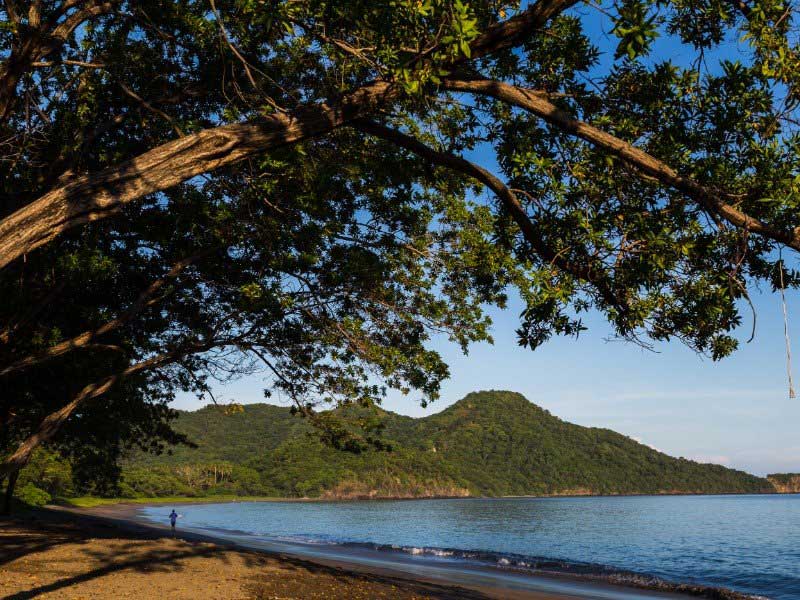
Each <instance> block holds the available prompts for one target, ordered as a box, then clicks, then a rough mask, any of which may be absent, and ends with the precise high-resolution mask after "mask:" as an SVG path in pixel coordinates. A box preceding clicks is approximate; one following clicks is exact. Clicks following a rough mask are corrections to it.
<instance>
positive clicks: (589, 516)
mask: <svg viewBox="0 0 800 600" xmlns="http://www.w3.org/2000/svg"><path fill="white" fill-rule="evenodd" d="M179 512H180V513H182V515H183V518H182V519H181V521H180V522H179V525H180V526H186V527H196V528H197V527H199V528H214V529H226V530H238V531H242V532H247V533H250V534H253V535H257V536H262V537H266V538H271V539H276V538H277V539H282V540H296V541H304V542H317V543H325V544H370V545H375V547H376V548H377V549H380V550H386V551H396V552H409V553H412V554H418V555H421V557H425V556H431V557H435V556H442V555H446V556H449V557H450V560H453V559H463V560H473V561H474V560H480V561H487V562H493V563H494V564H496V565H498V566H501V567H502V566H505V565H509V564H510V565H512V566H513V565H515V564H517V565H521V566H526V565H530V566H538V567H539V568H542V567H544V568H551V567H555V568H558V564H557V563H552V564H551V563H549V562H547V561H546V559H551V560H554V561H563V562H564V563H569V564H567V565H562V566H564V567H565V568H567V569H568V570H577V571H581V570H587V571H600V572H602V571H603V570H604V569H615V570H622V571H632V572H635V573H642V574H647V575H652V576H656V577H659V578H662V579H665V580H668V581H674V582H690V583H697V584H704V585H712V586H722V587H728V588H732V589H735V590H738V591H742V592H747V593H751V594H758V595H763V596H767V597H769V598H776V599H789V598H797V599H800V496H798V495H783V496H779V495H774V496H670V497H624V498H504V499H459V500H414V501H397V502H394V501H381V502H375V501H373V502H337V503H321V502H320V503H316V502H314V503H288V502H275V503H235V504H210V505H187V506H182V507H180V509H179ZM144 513H145V516H146V517H148V518H151V519H154V520H158V521H162V522H166V516H167V514H168V513H169V508H166V509H165V507H147V508H146V509H144ZM392 546H394V547H395V548H392ZM443 549H448V550H449V551H448V552H441V550H443ZM452 550H459V551H480V552H479V553H475V554H469V553H462V552H452Z"/></svg>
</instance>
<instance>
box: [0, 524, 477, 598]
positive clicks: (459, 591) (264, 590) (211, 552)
mask: <svg viewBox="0 0 800 600" xmlns="http://www.w3.org/2000/svg"><path fill="white" fill-rule="evenodd" d="M4 528H7V530H24V531H26V532H30V535H16V534H12V535H4V536H2V540H1V541H2V543H0V566H4V565H8V564H9V563H11V562H13V561H16V560H19V559H33V560H36V559H37V556H36V555H38V554H41V553H43V552H47V551H48V550H51V549H54V548H57V547H58V546H61V545H65V544H71V545H74V546H76V553H77V556H76V560H77V561H78V562H79V563H84V562H85V563H87V564H89V565H91V568H88V567H87V570H86V571H85V572H79V573H77V574H74V573H70V574H68V575H65V576H64V577H62V578H59V579H57V580H56V581H51V582H49V583H44V584H41V585H37V586H36V587H32V588H30V589H28V590H24V591H20V592H16V593H13V594H11V595H8V596H5V597H4V598H5V600H23V599H27V598H36V597H39V596H41V595H43V594H47V593H52V592H57V591H64V590H67V589H69V588H70V587H72V586H75V585H78V584H81V583H85V582H87V581H91V580H93V579H96V578H99V577H104V576H107V575H111V574H113V573H115V572H121V571H135V572H138V573H147V574H150V573H152V574H154V575H155V574H168V573H172V572H179V571H181V570H183V569H184V568H185V567H184V565H183V564H182V561H185V560H187V559H192V558H197V557H205V558H213V559H216V560H220V561H222V562H223V563H229V562H230V558H231V556H232V555H233V554H234V553H235V554H236V556H237V557H238V559H239V560H244V564H245V565H246V566H247V567H251V568H254V569H255V572H256V573H258V569H259V568H262V567H263V573H259V574H258V575H257V576H256V577H251V578H250V579H249V581H248V588H249V591H250V593H251V594H252V596H251V597H253V598H267V597H275V594H276V593H279V594H280V595H283V594H284V593H288V594H291V591H292V590H291V589H290V588H291V587H292V581H295V580H297V578H304V577H305V578H308V577H322V578H325V580H326V581H327V582H330V583H335V584H337V585H338V586H342V587H348V586H353V585H359V584H360V585H364V586H369V585H373V584H377V585H383V586H395V587H396V588H399V589H402V590H403V591H404V592H406V593H407V594H409V595H414V596H416V597H421V598H431V599H435V600H455V599H457V598H458V599H464V600H486V599H487V598H488V596H486V595H484V594H481V593H480V592H477V591H471V590H465V589H463V588H454V587H449V586H444V585H437V584H433V583H427V582H420V581H410V580H407V579H403V578H399V577H392V576H388V575H380V574H371V573H356V572H352V571H348V570H346V569H341V568H336V567H331V566H326V565H320V564H316V563H312V562H308V561H305V560H302V559H298V558H294V557H289V556H277V555H270V554H266V553H260V552H252V551H240V550H234V549H232V548H228V547H225V546H221V545H212V544H208V543H202V541H201V540H196V539H195V540H189V541H187V543H185V544H184V543H181V544H179V546H178V547H177V548H163V549H161V548H159V549H152V548H151V549H148V550H143V544H142V541H143V540H148V539H149V540H154V539H159V538H161V537H165V536H164V535H163V534H161V533H160V532H158V531H152V530H143V531H141V532H139V531H137V532H136V533H134V534H131V533H130V532H126V531H124V530H121V529H118V528H117V527H115V526H114V525H113V524H109V523H103V522H102V521H98V520H96V519H91V520H90V521H88V522H84V521H83V520H79V521H77V522H76V521H74V520H73V519H70V518H69V517H68V516H67V515H64V514H57V513H54V512H51V511H41V512H39V513H37V514H36V516H34V517H32V518H31V517H28V518H24V519H18V518H15V519H9V520H0V529H4ZM187 537H190V536H187ZM98 539H101V540H102V539H108V540H112V539H113V540H114V545H113V548H111V547H109V548H108V549H102V550H97V549H96V544H93V545H92V547H94V548H95V549H91V548H90V547H89V546H88V545H87V546H86V547H81V546H82V545H83V544H87V542H89V541H97V540H98ZM120 542H123V543H122V544H120ZM41 558H42V557H38V559H39V560H41ZM276 561H279V563H280V567H281V570H282V572H283V574H282V575H276V573H275V569H274V568H272V569H269V568H268V565H272V566H273V567H274V565H275V563H276ZM76 591H77V590H76ZM295 597H296V596H295ZM339 597H342V598H343V597H345V596H339Z"/></svg>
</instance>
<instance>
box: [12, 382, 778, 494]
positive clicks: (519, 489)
mask: <svg viewBox="0 0 800 600" xmlns="http://www.w3.org/2000/svg"><path fill="white" fill-rule="evenodd" d="M365 412H369V415H368V417H369V419H370V420H372V421H376V422H377V425H376V426H375V429H376V430H378V431H379V432H380V433H378V434H376V435H378V436H379V438H378V439H379V441H380V444H375V445H371V446H367V447H364V448H362V449H360V450H358V451H349V452H348V451H343V450H341V449H337V448H335V447H333V446H332V445H330V444H326V443H324V441H323V440H321V439H320V437H319V435H318V432H316V431H315V430H314V429H313V428H312V427H311V426H310V425H309V424H308V423H307V422H306V421H305V420H303V419H300V418H298V417H296V416H292V415H291V413H290V411H289V410H288V409H286V408H281V407H278V406H273V405H268V404H252V405H246V406H243V407H242V410H241V411H237V412H235V413H233V414H231V413H230V412H227V413H226V411H224V410H221V409H220V408H219V407H216V406H213V405H212V406H207V407H205V408H203V409H201V410H198V411H195V412H182V413H181V414H180V416H179V417H178V419H177V420H176V422H175V428H176V430H177V431H179V432H180V433H181V435H183V436H185V437H186V438H187V439H188V440H189V441H190V442H192V444H193V445H192V446H187V445H182V446H176V447H175V448H173V449H172V450H171V451H170V452H168V453H163V454H161V455H153V454H146V453H143V452H137V453H135V454H132V455H129V456H128V457H127V458H126V459H125V461H124V462H123V465H122V473H121V479H120V483H119V485H118V487H117V488H116V489H114V490H113V491H112V492H110V493H109V492H108V491H106V490H103V489H93V488H91V487H82V488H81V487H80V485H75V484H72V483H71V482H70V480H69V465H68V463H67V462H66V461H63V460H60V461H59V460H54V459H52V458H48V457H47V455H45V454H37V456H36V458H35V459H34V461H33V462H32V464H31V466H30V467H29V468H28V469H26V470H24V471H23V477H22V479H21V482H22V487H21V489H23V490H29V489H30V486H31V485H33V482H35V481H40V482H49V483H47V485H45V486H44V490H43V491H44V492H46V493H47V494H49V495H50V496H51V497H64V496H69V495H70V493H72V494H74V493H75V492H82V493H84V494H86V495H89V496H104V497H105V498H100V499H95V498H86V497H83V498H81V497H79V498H76V499H73V500H71V501H70V502H71V503H72V504H74V505H77V506H91V505H96V504H103V503H106V502H108V501H115V500H112V499H118V498H124V499H125V501H134V502H151V501H157V499H159V498H160V499H163V500H169V501H209V500H219V501H226V500H234V499H236V500H244V499H259V500H261V499H277V498H289V499H291V498H294V499H297V498H319V499H351V498H423V497H459V496H527V495H532V496H551V495H618V494H665V493H677V494H682V493H711V494H718V493H761V492H774V491H776V489H775V487H774V486H773V484H772V483H771V482H770V481H768V480H767V479H763V478H760V477H756V476H753V475H750V474H748V473H744V472H741V471H736V470H733V469H728V468H726V467H723V466H720V465H711V464H700V463H697V462H694V461H691V460H687V459H684V458H673V457H671V456H668V455H666V454H663V453H661V452H659V451H657V450H655V449H653V448H650V447H648V446H645V445H643V444H640V443H638V442H636V441H635V440H632V439H630V438H628V437H625V436H623V435H621V434H618V433H616V432H613V431H610V430H608V429H599V428H590V427H582V426H578V425H574V424H571V423H567V422H565V421H562V420H560V419H558V418H557V417H554V416H553V415H551V414H550V413H548V412H547V411H546V410H544V409H542V408H540V407H538V406H536V405H535V404H533V403H531V402H529V401H528V400H527V399H525V398H524V397H523V396H522V395H520V394H517V393H513V392H504V391H488V392H476V393H472V394H469V395H467V396H466V397H465V398H463V399H462V400H460V401H459V402H456V403H455V404H453V405H451V406H449V407H448V408H446V409H445V410H443V411H442V412H440V413H436V414H433V415H430V416H428V417H425V418H420V419H414V418H410V417H405V416H401V415H397V414H394V413H391V412H388V411H383V410H380V409H376V408H372V409H363V408H356V407H349V408H346V409H340V410H339V411H336V416H337V417H338V418H341V419H342V421H343V422H347V423H349V422H353V421H354V420H358V419H361V420H362V421H363V420H365V419H367V416H365V415H364V413H365ZM93 503H94V504H93Z"/></svg>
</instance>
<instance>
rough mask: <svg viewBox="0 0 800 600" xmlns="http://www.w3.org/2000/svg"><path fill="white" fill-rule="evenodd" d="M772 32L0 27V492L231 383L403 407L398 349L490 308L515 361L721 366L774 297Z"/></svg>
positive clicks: (554, 25)
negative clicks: (46, 462) (589, 324)
mask: <svg viewBox="0 0 800 600" xmlns="http://www.w3.org/2000/svg"><path fill="white" fill-rule="evenodd" d="M794 17H795V14H794V8H793V6H792V5H791V4H789V3H787V2H784V1H782V0H763V1H762V0H753V1H738V0H730V1H727V0H676V1H661V0H659V1H657V2H648V1H646V0H617V1H613V2H602V1H601V2H594V1H590V2H585V3H579V2H576V1H575V0H538V1H535V2H530V3H527V4H519V3H516V2H504V1H502V0H475V1H467V0H463V1H462V0H394V1H392V2H383V3H376V2H365V1H361V0H350V1H337V2H326V1H323V0H296V1H292V2H281V1H278V0H269V1H256V0H197V1H195V0H172V1H169V0H144V1H137V2H128V1H125V0H108V1H104V0H33V1H31V2H25V3H23V2H18V1H17V0H6V2H5V4H4V7H3V8H2V9H0V23H2V28H0V60H2V64H0V144H1V145H2V155H1V156H0V158H2V160H1V161H0V269H1V270H0V290H2V298H3V302H2V304H1V305H0V381H2V385H3V394H2V398H0V427H2V430H0V453H3V454H7V455H8V458H7V459H6V461H5V463H4V464H3V466H2V467H1V468H0V474H7V473H12V472H14V471H15V470H17V469H18V468H19V467H20V466H21V465H24V464H25V462H26V461H28V460H29V458H30V455H31V453H32V451H33V450H34V448H36V447H37V446H38V445H39V444H41V443H43V442H47V441H49V442H51V443H54V444H62V445H63V446H64V448H67V449H69V448H76V447H80V448H89V447H92V444H95V445H96V448H97V449H98V451H97V452H98V453H99V454H97V457H100V456H102V457H103V460H106V461H111V462H113V460H114V459H115V457H116V456H117V454H118V453H119V452H120V451H121V449H122V448H123V447H125V446H127V445H130V444H138V445H144V446H148V447H155V448H157V447H158V446H159V445H160V444H161V443H162V442H163V441H174V440H175V434H174V433H172V432H171V430H170V428H169V425H168V421H169V419H170V418H171V417H173V416H174V415H173V414H172V413H171V411H170V410H169V408H168V407H167V404H168V401H169V400H170V399H171V398H172V396H173V394H174V393H175V392H176V391H177V390H194V391H196V392H198V393H204V392H207V391H208V385H207V381H208V379H209V378H223V379H224V378H228V377H235V376H238V375H239V374H241V373H243V372H247V371H249V370H254V369H259V368H260V369H265V370H266V371H267V372H268V373H269V374H270V376H271V377H272V379H273V384H274V385H273V387H275V388H278V389H281V390H283V391H284V392H286V393H287V394H289V395H290V396H291V397H292V398H294V399H295V400H296V401H297V406H298V409H299V410H301V411H303V412H306V413H308V414H309V415H310V414H312V413H311V411H312V408H313V406H312V403H313V402H314V401H318V400H328V401H333V402H342V401H344V402H348V401H354V400H355V401H361V402H362V403H369V402H371V401H373V400H374V399H376V398H379V397H380V395H381V393H382V390H381V388H380V387H379V386H377V385H376V384H375V383H374V382H375V381H376V380H381V381H383V382H384V383H385V384H386V385H390V386H393V387H396V388H399V389H401V390H404V391H412V390H416V391H418V393H419V394H420V395H421V397H422V398H423V401H426V400H429V399H433V398H435V397H436V395H437V391H438V386H439V382H440V381H441V380H442V379H443V378H444V377H446V376H447V367H446V365H445V364H444V363H443V362H442V360H441V358H440V357H439V356H438V354H436V353H435V352H433V351H431V350H430V349H429V348H427V346H426V342H427V340H428V339H429V336H430V335H431V334H432V333H433V332H444V333H445V334H447V335H449V336H450V338H451V339H452V340H453V341H454V342H456V343H459V344H461V345H462V346H463V347H464V348H466V347H467V346H468V345H469V344H470V343H472V342H475V341H477V340H483V339H487V338H488V337H489V333H488V332H489V329H488V320H487V318H486V317H485V315H484V313H483V307H485V306H486V305H489V304H495V305H500V306H504V304H505V301H506V297H507V294H508V293H509V291H510V290H515V292H514V293H518V294H519V295H520V296H521V298H522V299H523V301H524V303H525V306H526V308H525V311H524V312H523V314H522V315H521V322H520V327H519V330H518V333H519V340H520V343H521V344H522V345H524V346H528V347H531V348H536V347H537V346H539V345H540V344H542V343H543V342H545V341H546V340H547V339H548V338H549V337H550V336H551V335H553V334H563V335H576V334H577V333H579V332H580V331H581V330H582V329H583V328H584V325H583V323H582V315H583V314H585V313H586V312H587V311H590V310H594V311H599V312H600V313H602V314H603V315H605V317H606V318H607V319H608V321H609V322H610V323H611V325H612V327H613V329H614V331H615V332H616V333H617V334H618V335H619V336H620V337H622V338H625V339H629V340H632V341H635V342H637V343H641V344H645V345H647V344H651V343H653V342H654V341H660V340H669V339H673V338H677V339H680V340H681V341H683V342H684V343H686V344H687V345H688V346H690V347H691V348H693V349H694V350H696V351H698V352H703V353H707V354H709V355H711V356H712V357H713V358H715V359H718V358H722V357H724V356H726V355H728V354H729V353H731V352H732V351H734V350H735V349H736V346H737V343H738V341H737V340H738V338H737V337H736V334H735V330H736V328H737V327H739V326H740V325H741V324H742V323H743V321H744V317H743V314H742V311H743V310H744V309H745V308H746V306H747V305H746V301H747V299H748V290H749V289H752V288H753V286H758V285H763V284H766V285H768V286H772V287H773V288H777V287H796V286H797V285H798V283H800V278H799V277H798V273H797V272H796V271H795V270H794V269H793V268H792V266H791V265H792V262H791V261H793V260H794V257H796V254H795V252H796V251H797V250H800V227H799V226H800V223H798V217H797V207H798V201H799V200H800V195H799V194H800V183H799V182H800V172H799V170H798V166H800V165H798V161H799V160H800V157H799V155H798V152H797V150H798V140H799V139H800V138H798V136H797V123H798V122H797V116H798V115H797V107H798V99H800V89H799V88H798V77H799V74H800V70H798V61H800V54H799V53H798V47H797V29H796V24H795V20H794ZM609 36H610V37H611V38H612V39H613V40H614V42H613V43H612V44H609V42H608V39H609ZM669 49H672V50H669ZM675 49H679V57H680V58H679V60H678V59H674V58H671V57H674V56H676V53H675V52H674V50H675ZM787 261H789V262H787ZM744 335H746V333H745V334H744ZM740 337H741V336H740ZM98 424H102V426H100V425H98ZM327 425H329V426H330V427H329V428H330V429H331V430H333V431H335V432H336V433H337V435H339V434H341V435H342V436H344V437H345V438H347V437H348V436H350V435H352V432H350V431H349V430H346V429H342V428H338V429H337V427H338V426H334V425H332V424H330V423H328V424H327ZM101 432H105V433H102V434H101ZM86 436H88V439H90V441H91V443H89V444H85V443H83V442H84V437H86ZM92 436H94V437H95V438H96V439H94V440H91V437H92ZM78 442H80V443H78ZM345 443H349V442H345ZM98 460H99V458H98Z"/></svg>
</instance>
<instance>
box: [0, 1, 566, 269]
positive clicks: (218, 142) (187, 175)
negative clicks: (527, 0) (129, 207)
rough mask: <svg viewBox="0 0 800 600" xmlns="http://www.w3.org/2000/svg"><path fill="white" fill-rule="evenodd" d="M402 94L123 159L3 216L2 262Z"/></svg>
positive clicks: (489, 35)
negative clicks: (141, 199)
mask: <svg viewBox="0 0 800 600" xmlns="http://www.w3.org/2000/svg"><path fill="white" fill-rule="evenodd" d="M577 1H578V0H538V1H537V2H536V3H535V4H533V5H532V6H530V7H529V8H528V9H527V10H525V11H524V12H522V13H521V14H519V15H517V16H515V17H513V18H511V19H508V20H507V21H504V22H502V23H498V24H497V25H494V26H493V27H490V28H489V29H488V30H487V31H486V32H485V33H483V34H482V35H480V36H478V37H477V38H476V39H475V40H473V41H472V43H471V44H470V46H471V53H470V57H469V58H468V57H466V56H462V57H460V58H458V59H457V60H455V61H453V63H452V64H450V65H443V66H448V67H450V68H455V67H457V66H458V65H460V64H462V63H465V62H469V61H470V60H475V59H477V58H480V57H483V56H487V55H490V54H492V53H495V52H498V51H500V50H503V49H508V48H513V47H515V46H518V45H519V44H521V43H522V42H524V41H525V40H526V39H528V38H529V37H530V35H531V34H532V33H533V32H534V31H535V30H536V29H539V28H541V27H543V26H544V25H545V23H547V21H548V20H549V19H551V18H552V17H554V16H556V15H557V14H559V13H560V12H562V11H564V10H566V9H568V8H570V7H571V6H573V5H574V4H577ZM113 4H114V3H113V2H105V3H96V4H94V5H92V6H91V7H89V8H87V9H86V11H82V12H86V14H84V15H83V17H82V18H84V19H86V18H90V17H92V16H95V15H97V14H102V13H103V12H106V11H109V10H110V9H111V7H112V6H113ZM75 19H78V16H77V15H76V16H75ZM70 27H71V28H72V29H70ZM74 27H75V25H74V24H72V23H71V24H70V25H69V26H67V23H66V22H65V23H64V24H62V25H61V26H60V27H59V30H58V31H57V32H55V33H54V35H56V33H57V34H58V37H59V38H62V37H63V38H64V39H66V36H67V35H68V34H69V33H70V32H71V31H72V30H73V29H74ZM62 29H63V31H61V30H62ZM0 84H2V82H0ZM1 88H2V85H0V89H1ZM400 94H401V90H400V89H399V88H398V86H396V85H393V84H392V83H391V82H384V81H381V82H374V83H370V84H367V85H365V86H363V87H361V88H359V89H358V90H356V91H354V92H352V93H350V94H348V95H346V96H344V97H343V98H342V99H341V100H340V101H339V102H337V103H336V104H317V105H313V106H308V107H305V108H302V109H299V110H297V111H295V112H293V113H290V114H277V115H271V116H269V117H266V118H265V119H264V120H263V121H261V122H259V123H237V124H234V125H225V126H221V127H217V128H214V129H208V130H205V131H201V132H198V133H196V134H193V135H187V136H185V137H182V138H180V139H178V140H175V141H172V142H169V143H167V144H164V145H162V146H159V147H157V148H154V149H152V150H150V151H148V152H145V153H144V154H142V155H140V156H138V157H136V158H134V159H132V160H129V161H127V162H125V163H123V164H121V165H116V166H113V167H109V168H107V169H105V170H103V171H100V172H99V173H93V174H90V175H86V176H83V177H80V178H77V179H75V180H73V181H71V182H69V183H67V184H66V185H63V186H61V187H59V188H57V189H54V190H52V191H50V192H49V193H47V194H45V195H44V196H42V197H40V198H39V199H38V200H35V201H34V202H32V203H31V204H28V205H27V206H25V207H24V208H22V209H20V210H18V211H17V212H15V213H13V214H12V215H10V216H9V217H7V218H6V219H4V220H3V221H0V269H2V268H3V267H4V266H6V265H7V264H9V263H10V262H11V261H13V260H15V259H16V258H19V257H20V256H22V255H24V254H26V253H27V252H30V251H31V250H34V249H35V248H38V247H39V246H42V245H44V244H46V243H47V242H49V241H50V240H52V239H53V238H55V237H57V236H58V235H60V234H61V233H63V232H65V231H67V230H69V229H71V228H73V227H76V226H78V225H81V224H84V223H88V222H90V221H95V220H98V219H104V218H106V217H108V216H110V215H113V214H115V213H117V212H119V210H120V209H121V208H122V207H123V206H124V205H126V204H128V203H130V202H133V201H135V200H138V199H140V198H143V197H144V196H147V195H149V194H153V193H156V192H159V191H162V190H165V189H167V188H170V187H172V186H174V185H177V184H179V183H181V182H182V181H186V180H188V179H191V178H192V177H194V176H196V175H199V174H201V173H207V172H210V171H214V170H216V169H219V168H222V167H225V166H228V165H232V164H234V163H236V162H238V161H241V160H244V159H245V158H248V157H250V156H253V155H255V154H258V153H261V152H264V151H266V150H269V149H271V148H276V147H279V146H283V145H287V144H292V143H296V142H299V141H301V140H304V139H308V138H311V137H315V136H320V135H324V134H326V133H329V132H330V131H332V130H334V129H336V128H338V127H341V126H342V125H345V124H347V123H348V122H350V121H352V120H353V119H355V118H358V117H360V116H366V115H368V114H370V113H372V112H374V111H375V110H376V109H379V108H382V107H386V106H388V105H389V104H390V103H391V102H392V101H393V100H396V99H397V98H398V97H399V96H400Z"/></svg>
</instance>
